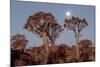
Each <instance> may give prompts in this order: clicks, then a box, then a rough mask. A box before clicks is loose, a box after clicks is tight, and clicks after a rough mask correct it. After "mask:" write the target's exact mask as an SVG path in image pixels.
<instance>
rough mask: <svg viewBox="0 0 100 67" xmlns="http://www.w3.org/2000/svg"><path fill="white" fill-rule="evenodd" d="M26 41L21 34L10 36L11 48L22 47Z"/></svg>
mask: <svg viewBox="0 0 100 67" xmlns="http://www.w3.org/2000/svg"><path fill="white" fill-rule="evenodd" d="M27 43H28V40H27V39H26V38H25V36H24V35H22V34H16V35H13V36H11V48H13V49H22V48H23V49H24V48H25V47H26V45H27Z"/></svg>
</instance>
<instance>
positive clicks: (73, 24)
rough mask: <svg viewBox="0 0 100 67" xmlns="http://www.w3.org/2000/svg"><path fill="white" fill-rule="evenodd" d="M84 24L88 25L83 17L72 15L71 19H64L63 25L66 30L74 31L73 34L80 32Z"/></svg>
mask: <svg viewBox="0 0 100 67" xmlns="http://www.w3.org/2000/svg"><path fill="white" fill-rule="evenodd" d="M86 26H88V23H87V21H86V19H85V18H83V19H80V18H79V17H74V16H72V18H71V19H65V24H64V27H65V28H66V29H67V30H72V31H74V33H75V35H77V33H80V32H81V31H82V30H83V29H84V28H85V27H86Z"/></svg>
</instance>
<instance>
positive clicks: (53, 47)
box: [52, 41, 55, 52]
mask: <svg viewBox="0 0 100 67" xmlns="http://www.w3.org/2000/svg"><path fill="white" fill-rule="evenodd" d="M52 52H55V41H52Z"/></svg>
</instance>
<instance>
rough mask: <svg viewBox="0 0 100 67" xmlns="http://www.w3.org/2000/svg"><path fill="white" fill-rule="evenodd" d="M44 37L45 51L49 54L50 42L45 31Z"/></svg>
mask: <svg viewBox="0 0 100 67" xmlns="http://www.w3.org/2000/svg"><path fill="white" fill-rule="evenodd" d="M42 37H43V43H44V50H45V53H46V54H47V56H48V54H49V43H48V38H47V34H46V33H45V32H43V33H42Z"/></svg>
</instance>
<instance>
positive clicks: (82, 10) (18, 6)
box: [11, 0, 95, 47]
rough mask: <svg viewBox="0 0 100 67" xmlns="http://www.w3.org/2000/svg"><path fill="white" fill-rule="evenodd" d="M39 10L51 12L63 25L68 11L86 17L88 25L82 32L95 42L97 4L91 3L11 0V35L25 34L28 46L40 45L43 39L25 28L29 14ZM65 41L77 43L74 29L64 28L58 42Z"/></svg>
mask: <svg viewBox="0 0 100 67" xmlns="http://www.w3.org/2000/svg"><path fill="white" fill-rule="evenodd" d="M39 11H44V12H50V13H52V14H53V16H54V17H55V19H56V20H57V21H58V23H59V24H60V25H62V26H63V24H64V19H65V18H68V17H67V16H66V12H71V16H78V17H80V18H86V20H87V22H88V24H89V25H88V26H87V27H86V28H85V29H84V30H83V31H82V32H81V34H82V37H81V38H80V40H82V39H89V40H91V41H92V42H93V44H94V43H95V41H94V39H95V37H94V35H95V6H89V5H72V4H54V3H52V4H50V3H38V2H20V1H15V0H11V35H14V34H16V33H21V34H25V36H26V37H27V39H28V40H29V43H28V45H27V47H32V46H40V45H41V44H42V39H41V38H38V37H36V36H35V35H33V33H31V32H29V31H27V30H25V29H23V26H24V24H25V23H26V20H27V19H28V16H30V15H33V14H35V13H37V12H39ZM62 43H65V44H67V45H69V46H71V45H74V44H75V38H74V33H73V31H70V30H66V29H65V30H64V31H63V32H62V34H61V36H60V37H59V38H58V39H57V40H56V44H57V45H59V44H62Z"/></svg>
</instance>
